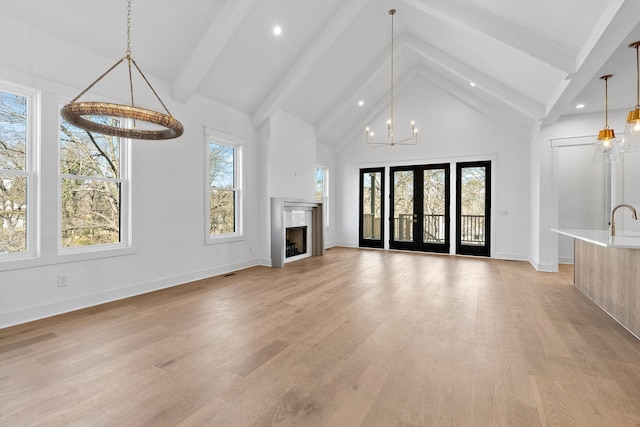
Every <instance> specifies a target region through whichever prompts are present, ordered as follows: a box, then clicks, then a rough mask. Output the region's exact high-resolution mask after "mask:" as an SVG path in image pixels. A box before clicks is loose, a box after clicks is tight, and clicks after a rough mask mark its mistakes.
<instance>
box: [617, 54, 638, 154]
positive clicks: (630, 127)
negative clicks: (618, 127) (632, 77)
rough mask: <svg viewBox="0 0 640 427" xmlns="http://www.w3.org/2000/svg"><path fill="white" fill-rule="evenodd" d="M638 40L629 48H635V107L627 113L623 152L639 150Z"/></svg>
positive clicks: (621, 148)
mask: <svg viewBox="0 0 640 427" xmlns="http://www.w3.org/2000/svg"><path fill="white" fill-rule="evenodd" d="M638 46H640V41H637V42H634V43H631V44H630V45H629V47H630V48H633V49H635V50H636V82H637V85H636V95H637V97H636V107H635V108H634V109H633V110H631V111H629V114H628V115H627V125H626V127H625V129H624V139H623V140H622V144H621V147H620V150H621V151H622V152H623V153H628V152H630V151H637V150H640V56H639V55H638Z"/></svg>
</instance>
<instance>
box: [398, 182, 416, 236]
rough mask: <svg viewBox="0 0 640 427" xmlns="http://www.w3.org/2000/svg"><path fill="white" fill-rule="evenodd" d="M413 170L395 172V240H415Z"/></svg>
mask: <svg viewBox="0 0 640 427" xmlns="http://www.w3.org/2000/svg"><path fill="white" fill-rule="evenodd" d="M413 187H414V172H413V170H404V171H402V170H401V171H398V170H396V171H394V172H393V240H394V241H395V242H413V224H414V211H413V196H414V188H413Z"/></svg>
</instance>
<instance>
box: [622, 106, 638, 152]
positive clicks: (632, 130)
mask: <svg viewBox="0 0 640 427" xmlns="http://www.w3.org/2000/svg"><path fill="white" fill-rule="evenodd" d="M620 150H621V151H622V152H623V153H628V152H630V151H638V150H640V109H639V108H638V107H636V109H635V110H632V111H629V115H628V117H627V126H626V127H625V129H624V139H623V140H622V145H621V147H620Z"/></svg>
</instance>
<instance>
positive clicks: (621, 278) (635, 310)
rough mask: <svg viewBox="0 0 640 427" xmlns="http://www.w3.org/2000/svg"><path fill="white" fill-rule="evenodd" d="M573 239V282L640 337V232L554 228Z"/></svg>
mask: <svg viewBox="0 0 640 427" xmlns="http://www.w3.org/2000/svg"><path fill="white" fill-rule="evenodd" d="M552 231H555V232H556V233H558V234H562V235H565V236H569V237H573V239H574V247H575V251H574V252H575V253H574V280H573V282H574V284H575V285H576V287H577V288H578V289H579V290H580V291H582V292H583V293H584V294H585V295H586V296H588V297H589V298H591V300H593V301H594V302H595V303H596V304H598V305H599V306H600V307H601V308H602V309H604V310H605V311H606V312H607V313H609V314H610V315H611V316H612V317H613V318H614V319H616V320H617V321H618V322H620V323H621V324H622V325H623V326H624V327H626V328H627V329H628V330H629V331H631V332H632V333H633V334H634V335H635V336H636V337H640V234H639V233H631V232H624V231H619V232H618V233H616V235H615V236H611V235H610V232H609V231H608V230H579V229H552Z"/></svg>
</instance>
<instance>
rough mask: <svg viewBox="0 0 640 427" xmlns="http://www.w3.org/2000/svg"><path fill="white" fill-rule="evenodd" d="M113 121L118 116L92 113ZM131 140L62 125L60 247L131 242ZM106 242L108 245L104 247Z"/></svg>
mask: <svg viewBox="0 0 640 427" xmlns="http://www.w3.org/2000/svg"><path fill="white" fill-rule="evenodd" d="M93 120H94V121H101V122H103V123H104V124H106V125H109V126H118V125H119V124H120V120H119V119H115V118H111V117H99V118H95V117H94V118H93ZM125 146H128V143H127V140H126V139H124V138H120V137H115V136H109V135H102V134H98V133H93V132H87V131H85V130H82V129H80V128H77V127H75V126H73V125H70V124H69V123H67V122H65V121H64V120H63V121H61V124H60V202H61V205H60V206H61V215H60V219H61V223H60V236H59V237H60V246H61V247H62V248H63V250H70V248H75V251H83V250H85V249H87V248H91V249H92V250H95V249H96V248H97V247H100V248H112V247H123V246H129V239H128V237H127V235H128V232H127V231H128V228H129V227H128V216H127V215H125V213H126V212H128V209H127V208H128V197H127V194H128V192H127V180H126V178H127V168H126V167H125V166H126V165H127V160H128V159H127V157H128V156H127V155H126V153H127V150H125ZM105 245H107V246H105Z"/></svg>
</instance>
